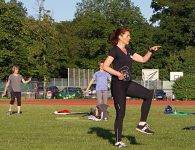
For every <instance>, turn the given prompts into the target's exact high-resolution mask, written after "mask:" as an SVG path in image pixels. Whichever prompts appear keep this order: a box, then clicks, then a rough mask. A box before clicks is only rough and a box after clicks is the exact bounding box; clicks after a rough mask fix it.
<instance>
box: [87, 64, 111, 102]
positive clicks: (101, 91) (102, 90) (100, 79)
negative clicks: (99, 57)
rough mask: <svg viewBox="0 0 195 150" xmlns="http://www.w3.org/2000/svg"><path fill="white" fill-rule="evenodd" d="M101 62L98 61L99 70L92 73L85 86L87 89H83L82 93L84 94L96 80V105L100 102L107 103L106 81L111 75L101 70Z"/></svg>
mask: <svg viewBox="0 0 195 150" xmlns="http://www.w3.org/2000/svg"><path fill="white" fill-rule="evenodd" d="M103 62H104V61H100V62H98V66H99V69H100V70H99V71H97V72H95V74H94V75H93V78H92V79H91V81H90V82H89V85H88V86H87V89H86V90H85V91H84V94H86V93H87V92H88V91H89V89H90V87H91V85H92V84H93V82H94V81H96V95H97V100H98V105H100V104H106V105H107V99H108V81H109V80H110V78H111V76H110V74H109V73H107V72H106V71H104V70H103Z"/></svg>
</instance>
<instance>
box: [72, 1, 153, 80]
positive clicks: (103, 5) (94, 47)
mask: <svg viewBox="0 0 195 150" xmlns="http://www.w3.org/2000/svg"><path fill="white" fill-rule="evenodd" d="M74 24H75V26H76V35H77V36H78V38H79V39H80V42H81V43H80V45H81V47H80V49H79V51H78V54H79V56H80V57H79V60H78V61H77V63H76V64H78V66H79V67H81V68H93V69H95V68H94V66H95V67H96V62H97V61H98V60H100V59H103V58H105V57H106V55H107V53H108V51H109V50H110V49H111V47H112V46H111V44H110V43H108V39H109V37H110V34H111V33H112V31H113V30H115V29H116V28H117V27H120V26H127V27H129V29H130V30H131V36H132V43H131V45H130V47H131V48H132V49H134V50H135V51H136V52H137V53H140V54H145V53H146V52H147V51H148V49H149V47H150V46H151V45H152V44H153V42H152V41H151V38H152V26H150V25H149V24H148V23H147V22H146V20H145V19H144V18H143V16H142V15H141V13H140V10H139V8H138V7H135V6H134V5H133V4H132V3H131V2H130V1H129V0H122V1H121V0H107V1H105V0H92V1H91V0H83V1H82V2H81V3H78V4H77V12H76V14H75V20H74ZM151 62H152V61H151ZM153 65H154V64H152V63H148V64H146V65H145V66H144V65H140V64H135V65H134V66H135V69H134V74H135V76H136V78H139V77H140V75H141V73H140V72H141V69H142V68H144V67H147V68H152V67H153Z"/></svg>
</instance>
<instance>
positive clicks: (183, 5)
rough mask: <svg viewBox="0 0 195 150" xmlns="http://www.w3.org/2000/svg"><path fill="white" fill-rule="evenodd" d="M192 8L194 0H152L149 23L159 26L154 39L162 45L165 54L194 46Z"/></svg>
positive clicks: (194, 35)
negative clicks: (151, 12)
mask: <svg viewBox="0 0 195 150" xmlns="http://www.w3.org/2000/svg"><path fill="white" fill-rule="evenodd" d="M194 6H195V1H194V0H185V1H183V0H178V1H177V2H175V1H170V0H164V1H163V0H152V3H151V7H152V8H153V9H154V15H153V16H152V18H151V21H152V22H153V23H158V24H159V26H158V27H157V28H156V29H157V30H156V32H155V34H154V38H155V39H157V41H158V42H159V43H161V44H163V47H164V49H165V50H164V53H165V54H166V53H168V52H170V51H172V52H175V51H177V50H181V49H183V48H185V47H186V46H194V45H195V41H194V37H195V24H194V20H195V12H194Z"/></svg>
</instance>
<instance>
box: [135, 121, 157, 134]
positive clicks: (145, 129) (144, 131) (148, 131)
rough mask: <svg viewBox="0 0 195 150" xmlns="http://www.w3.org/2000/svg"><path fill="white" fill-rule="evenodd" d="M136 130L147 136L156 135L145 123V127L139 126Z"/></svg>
mask: <svg viewBox="0 0 195 150" xmlns="http://www.w3.org/2000/svg"><path fill="white" fill-rule="evenodd" d="M136 130H137V131H139V132H142V133H145V134H154V132H153V131H152V130H150V128H149V125H148V124H147V123H145V124H144V125H137V128H136Z"/></svg>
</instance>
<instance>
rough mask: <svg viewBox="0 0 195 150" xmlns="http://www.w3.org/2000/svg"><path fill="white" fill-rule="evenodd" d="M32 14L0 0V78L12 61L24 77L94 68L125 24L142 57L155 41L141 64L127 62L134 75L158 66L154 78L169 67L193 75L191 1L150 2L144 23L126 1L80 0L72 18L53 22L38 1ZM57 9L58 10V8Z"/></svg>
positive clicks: (165, 75) (194, 6)
mask: <svg viewBox="0 0 195 150" xmlns="http://www.w3.org/2000/svg"><path fill="white" fill-rule="evenodd" d="M39 2H41V3H40V5H38V6H37V7H38V12H37V14H38V16H39V17H38V18H35V17H32V16H28V15H27V9H26V8H25V6H24V5H23V3H22V2H20V1H17V0H10V1H9V2H5V0H0V79H1V80H3V79H6V78H7V76H8V75H9V73H10V70H11V68H12V66H13V65H18V66H20V68H21V74H22V75H23V76H26V77H30V76H31V77H34V78H44V79H45V80H47V79H49V78H51V77H66V76H67V72H66V70H67V68H73V67H74V68H85V69H98V66H97V62H98V61H99V60H102V59H104V58H105V57H106V55H107V54H108V52H109V50H110V49H111V47H112V45H111V43H110V41H109V37H110V34H111V32H112V31H113V30H114V29H116V28H117V27H121V26H126V27H128V28H129V29H130V31H131V43H130V45H129V47H130V48H131V49H133V50H134V51H135V52H137V53H139V54H142V55H144V54H145V53H146V52H147V51H148V50H149V47H151V46H152V45H161V46H162V47H161V49H159V51H158V52H157V53H154V54H153V56H152V58H151V60H150V61H149V62H148V63H146V64H144V65H143V64H141V65H140V64H138V63H136V62H134V63H133V75H134V77H133V78H134V79H136V80H140V79H141V70H142V69H160V79H161V80H169V72H170V71H183V72H184V74H186V75H194V73H195V65H194V64H195V59H194V58H195V23H194V21H195V1H194V0H185V1H183V0H178V1H177V2H175V1H172V0H167V1H161V0H152V2H151V7H152V9H153V12H154V13H153V15H152V16H151V19H150V22H148V21H147V20H146V19H145V18H144V17H143V15H142V14H141V12H140V8H139V7H137V6H135V5H134V4H133V3H132V2H131V1H130V0H106V1H105V0H82V2H80V3H77V5H76V8H77V9H76V12H75V16H74V19H73V20H72V21H61V22H55V20H54V19H53V18H52V17H51V15H50V11H49V10H46V9H45V7H44V5H43V4H44V0H39ZM62 13H63V12H62Z"/></svg>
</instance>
